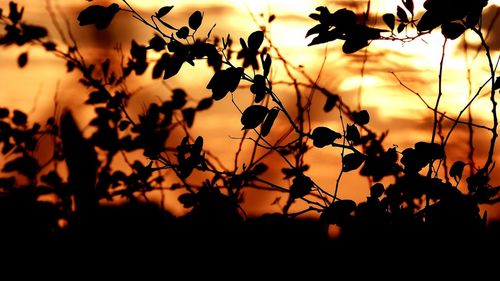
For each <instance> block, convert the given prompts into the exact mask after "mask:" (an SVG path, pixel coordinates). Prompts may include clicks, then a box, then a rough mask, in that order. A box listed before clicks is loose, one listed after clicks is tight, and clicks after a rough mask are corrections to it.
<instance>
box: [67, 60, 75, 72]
mask: <svg viewBox="0 0 500 281" xmlns="http://www.w3.org/2000/svg"><path fill="white" fill-rule="evenodd" d="M74 69H75V63H74V62H72V61H67V62H66V71H67V72H72V71H73V70H74Z"/></svg>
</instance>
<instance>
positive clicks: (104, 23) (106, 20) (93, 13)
mask: <svg viewBox="0 0 500 281" xmlns="http://www.w3.org/2000/svg"><path fill="white" fill-rule="evenodd" d="M119 11H120V6H118V4H116V3H113V4H111V5H109V6H108V7H104V6H101V5H92V6H90V7H87V8H86V9H85V10H83V11H81V12H80V14H79V15H78V18H77V19H78V21H79V24H80V26H84V25H89V24H95V26H96V28H97V29H105V28H106V27H108V25H109V24H110V23H111V21H112V20H113V18H114V16H115V15H116V13H118V12H119Z"/></svg>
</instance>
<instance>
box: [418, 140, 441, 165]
mask: <svg viewBox="0 0 500 281" xmlns="http://www.w3.org/2000/svg"><path fill="white" fill-rule="evenodd" d="M415 150H416V153H417V154H418V157H420V158H422V159H423V160H424V161H426V162H430V161H433V160H437V159H443V158H444V155H445V153H444V149H443V146H442V145H440V144H437V143H427V142H417V143H416V144H415Z"/></svg>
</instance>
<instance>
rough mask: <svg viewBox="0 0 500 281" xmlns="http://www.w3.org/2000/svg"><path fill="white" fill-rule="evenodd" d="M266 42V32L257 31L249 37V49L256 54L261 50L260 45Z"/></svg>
mask: <svg viewBox="0 0 500 281" xmlns="http://www.w3.org/2000/svg"><path fill="white" fill-rule="evenodd" d="M262 42H264V32H262V31H261V30H259V31H255V32H253V33H252V34H250V36H248V49H250V50H251V51H254V52H256V51H257V50H259V48H260V45H262Z"/></svg>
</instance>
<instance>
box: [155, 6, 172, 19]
mask: <svg viewBox="0 0 500 281" xmlns="http://www.w3.org/2000/svg"><path fill="white" fill-rule="evenodd" d="M173 7H174V6H164V7H161V8H160V9H159V10H158V12H157V13H156V17H158V18H161V17H164V16H165V15H167V14H168V13H169V12H170V10H172V8H173Z"/></svg>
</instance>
